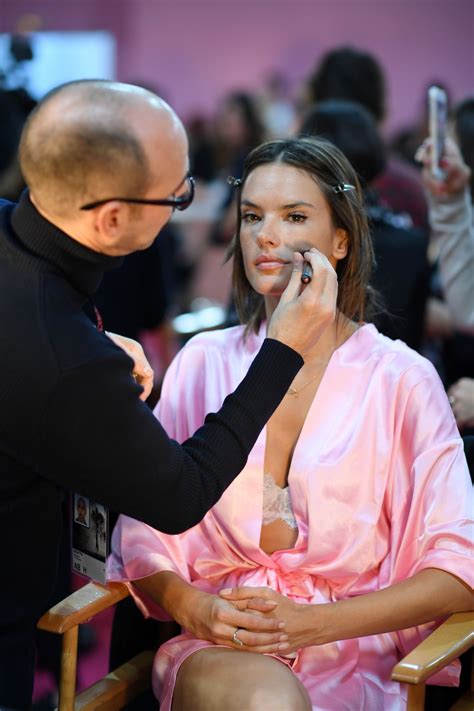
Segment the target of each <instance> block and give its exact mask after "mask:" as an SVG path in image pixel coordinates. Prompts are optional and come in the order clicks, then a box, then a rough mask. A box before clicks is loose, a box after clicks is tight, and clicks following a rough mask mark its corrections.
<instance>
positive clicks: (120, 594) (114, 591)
mask: <svg viewBox="0 0 474 711" xmlns="http://www.w3.org/2000/svg"><path fill="white" fill-rule="evenodd" d="M128 595H129V592H128V588H127V586H126V585H124V584H123V583H108V584H107V585H106V586H104V585H100V584H99V583H88V584H87V585H84V587H82V588H80V589H79V590H76V591H75V592H73V593H72V595H69V597H66V598H65V599H64V600H62V601H61V602H59V603H58V604H57V605H55V606H54V607H52V608H51V609H50V610H48V612H45V614H44V615H43V616H42V618H41V619H40V620H39V622H38V628H39V629H40V630H45V631H46V632H55V633H56V634H63V633H64V632H67V631H68V630H70V629H71V628H72V627H76V626H77V625H80V624H82V623H83V622H87V620H89V619H90V618H91V617H94V615H97V614H98V613H99V612H102V611H103V610H106V609H107V608H108V607H112V605H115V603H117V602H119V601H120V600H123V598H125V597H127V596H128Z"/></svg>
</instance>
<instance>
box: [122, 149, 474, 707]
mask: <svg viewBox="0 0 474 711" xmlns="http://www.w3.org/2000/svg"><path fill="white" fill-rule="evenodd" d="M237 182H238V183H239V182H240V181H237ZM238 193H239V195H238V198H239V200H238V202H239V224H238V231H237V236H236V238H235V241H234V244H233V251H234V266H233V269H234V275H233V277H234V289H235V295H236V302H237V305H238V308H239V311H240V315H241V318H242V323H243V325H242V326H237V327H233V328H229V329H227V330H223V331H215V332H209V333H203V334H199V335H198V336H196V337H195V338H193V339H192V340H191V341H189V342H188V344H187V345H186V346H185V347H184V348H183V349H182V351H181V352H180V353H179V354H178V356H177V357H176V359H175V360H174V362H173V363H172V365H171V367H170V369H169V371H168V374H167V376H166V378H165V382H164V386H163V391H162V397H161V401H160V403H159V404H158V406H157V414H158V416H159V418H160V421H161V422H163V423H164V426H165V427H166V428H167V431H168V432H169V434H170V435H171V436H173V437H175V438H176V439H177V440H179V441H181V440H184V439H185V438H186V437H187V436H188V435H189V433H191V432H194V431H195V430H196V428H197V427H198V426H199V425H200V424H201V423H202V422H203V420H204V417H205V414H206V413H207V412H209V411H212V410H217V409H218V408H219V407H220V404H221V402H222V400H223V399H224V397H225V396H226V394H227V393H229V392H231V391H232V390H233V388H234V387H235V385H236V384H237V383H238V382H239V380H240V378H241V377H242V373H244V372H245V371H246V369H247V368H248V365H249V363H250V362H251V360H252V358H253V356H254V354H255V353H256V351H257V350H258V348H259V345H260V343H261V341H262V339H263V338H264V337H265V328H266V326H265V324H266V321H267V320H268V319H269V317H270V315H271V314H272V312H273V309H274V308H275V306H276V304H277V303H278V301H279V298H280V295H281V294H282V292H283V290H284V289H285V287H286V285H287V284H288V281H289V278H290V275H291V273H292V270H293V269H294V268H299V269H301V265H300V264H299V263H298V264H297V266H296V267H294V265H293V254H294V252H302V253H306V254H307V257H308V259H312V261H313V264H314V265H315V271H314V274H313V280H315V279H318V280H320V282H321V299H326V298H332V297H331V294H330V293H329V294H328V292H327V290H326V289H325V284H326V281H327V280H328V281H330V280H329V275H330V273H331V272H332V269H333V268H334V269H335V270H336V272H337V275H338V281H339V290H338V295H337V309H335V319H334V321H333V322H331V323H330V325H329V326H328V327H327V329H326V330H325V331H324V333H323V335H322V336H321V338H320V340H319V341H318V343H317V344H316V346H315V347H314V350H313V351H312V352H311V353H308V354H307V357H306V359H305V364H304V367H303V368H302V370H301V371H300V372H299V373H298V375H297V377H296V378H295V381H294V382H293V384H292V387H291V388H290V389H289V391H288V394H287V396H286V397H285V398H284V400H283V402H282V404H281V405H280V407H279V408H278V410H277V411H276V412H275V414H274V415H273V417H272V418H271V419H270V421H269V423H268V425H267V427H266V430H265V431H264V432H263V433H262V435H261V436H260V438H259V439H258V441H257V443H256V444H255V447H254V449H253V450H252V452H251V454H250V456H249V459H248V462H247V465H246V467H245V469H244V470H243V471H242V473H241V474H240V476H239V477H237V479H236V480H235V481H234V482H233V483H232V485H231V486H230V487H229V488H228V489H227V491H226V492H225V493H224V495H223V496H222V498H221V499H220V501H219V502H218V503H217V504H216V505H215V506H214V508H213V509H212V510H211V511H210V512H209V513H208V514H207V515H206V516H205V518H204V520H203V521H202V522H201V523H200V524H199V525H197V526H195V527H194V528H193V529H191V530H189V531H187V532H185V533H183V534H181V535H178V536H170V535H166V534H163V533H160V532H159V531H156V530H153V529H152V528H150V527H149V526H146V525H144V524H142V523H139V522H137V521H134V520H132V519H129V518H126V517H121V518H120V519H119V522H118V525H117V527H116V529H115V533H114V541H113V549H114V552H113V555H112V557H111V559H110V561H109V578H110V579H112V580H124V581H129V582H130V590H131V592H132V594H133V595H134V597H135V599H136V601H137V604H138V605H139V607H140V608H141V610H142V611H143V613H144V614H145V615H150V616H153V617H156V618H158V619H168V618H169V617H172V618H174V619H175V620H176V621H178V622H179V623H180V625H181V626H182V628H183V634H181V635H179V636H178V637H175V638H174V639H172V640H170V641H169V642H167V643H165V644H164V645H163V646H162V647H161V648H160V649H159V651H158V654H157V656H156V659H155V664H154V672H153V684H154V690H155V694H156V696H157V697H158V698H159V700H160V704H161V705H160V708H161V709H162V711H169V710H170V709H172V711H184V710H185V711H201V710H202V711H204V710H205V711H213V710H214V709H216V710H217V709H218V710H219V711H222V709H226V711H234V710H235V711H237V710H238V711H242V710H243V709H245V711H253V710H254V709H258V711H264V710H267V709H268V710H270V709H271V711H278V710H280V709H285V710H287V711H300V710H301V711H307V710H308V709H313V710H315V709H325V710H327V709H331V710H333V709H345V710H350V711H355V710H358V711H368V710H369V709H384V711H392V710H394V709H402V708H404V706H405V700H404V699H405V696H406V694H405V689H404V688H400V685H399V684H398V683H395V682H393V681H391V679H390V673H391V669H392V667H393V666H394V665H395V663H396V661H397V660H398V659H399V657H400V656H401V655H402V654H404V653H406V652H407V651H408V650H409V649H410V648H412V647H413V646H414V645H415V644H416V643H417V642H418V641H419V640H420V639H421V638H423V637H424V636H426V634H427V633H428V632H429V630H430V629H431V628H432V626H433V625H432V624H431V625H426V623H429V622H430V621H433V620H437V619H439V618H443V617H445V616H446V615H448V614H450V613H453V612H456V611H460V610H466V609H469V608H470V606H471V603H472V597H471V592H470V590H469V583H471V584H472V565H471V560H470V557H469V556H470V540H471V538H470V532H469V531H468V527H469V524H468V518H469V510H470V503H469V497H470V494H471V487H470V481H469V476H468V472H467V467H466V462H465V458H464V455H463V448H462V441H461V439H460V437H459V433H458V431H457V428H456V424H455V421H454V418H453V415H452V413H451V410H450V407H449V403H448V401H447V398H446V395H445V393H444V390H443V387H442V385H441V382H440V381H439V379H438V376H437V375H436V372H435V370H434V368H433V367H432V365H431V364H430V363H429V362H428V361H427V360H425V359H424V358H423V357H421V356H420V355H418V354H417V353H416V352H414V351H412V350H411V349H409V348H408V347H407V346H406V345H405V344H403V343H402V342H400V341H392V340H390V339H388V338H386V337H385V336H382V335H380V334H379V333H378V332H377V330H376V329H375V327H374V326H373V325H370V324H367V323H365V322H364V321H363V319H364V318H367V316H366V301H367V298H366V297H367V283H368V278H369V276H370V268H371V264H372V246H371V242H370V238H369V233H368V230H367V223H366V219H365V216H364V209H363V198H362V194H361V190H360V187H359V184H358V181H357V178H356V175H355V173H354V171H353V170H352V168H351V166H350V164H349V163H348V162H347V160H346V159H345V158H344V156H343V155H342V153H340V152H339V150H338V149H336V148H335V147H334V146H332V144H330V143H328V142H327V141H324V140H321V139H309V138H306V139H301V138H300V139H291V140H283V141H273V142H270V143H266V144H263V145H262V146H260V147H258V148H257V149H255V150H254V151H253V152H252V153H251V154H250V155H249V156H248V158H247V161H246V163H245V167H244V172H243V176H242V181H241V184H240V185H239V187H238ZM309 250H317V252H314V251H312V252H311V255H314V254H317V255H318V259H319V263H320V264H321V265H322V266H321V267H318V266H317V260H316V259H313V258H312V256H310V255H309V254H308V251H309ZM320 253H322V255H324V256H320ZM302 288H303V287H302ZM334 298H335V297H334ZM277 377H278V373H275V378H277ZM131 485H133V483H132V482H131ZM276 621H280V625H281V626H280V628H279V629H276V624H275V625H274V627H273V628H271V627H270V625H269V622H273V623H275V622H276ZM275 629H276V631H275ZM456 674H457V672H456V669H454V668H450V669H449V670H448V671H445V672H444V679H443V681H444V683H445V684H455V683H456Z"/></svg>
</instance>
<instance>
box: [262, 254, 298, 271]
mask: <svg viewBox="0 0 474 711" xmlns="http://www.w3.org/2000/svg"><path fill="white" fill-rule="evenodd" d="M289 263H290V262H288V261H286V260H284V259H278V258H277V257H258V258H257V259H256V260H255V266H256V267H257V269H260V271H271V270H273V269H281V268H282V267H286V266H287V265H288V264H289Z"/></svg>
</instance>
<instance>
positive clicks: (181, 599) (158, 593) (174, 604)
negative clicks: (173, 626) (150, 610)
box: [133, 570, 202, 625]
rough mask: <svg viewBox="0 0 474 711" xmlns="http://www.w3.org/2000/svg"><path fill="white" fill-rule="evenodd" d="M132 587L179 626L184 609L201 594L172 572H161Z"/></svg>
mask: <svg viewBox="0 0 474 711" xmlns="http://www.w3.org/2000/svg"><path fill="white" fill-rule="evenodd" d="M133 584H134V586H135V587H136V588H138V590H141V591H142V592H144V593H145V594H146V595H148V597H150V598H151V599H152V600H153V601H154V602H156V603H157V604H158V605H159V606H160V607H161V608H162V609H163V610H165V612H167V613H168V615H169V616H170V617H172V618H173V619H174V620H176V622H178V623H179V624H181V625H182V624H183V623H184V619H183V617H184V615H185V609H186V607H187V606H188V605H189V604H192V602H191V601H192V599H193V598H194V596H196V595H197V596H199V595H202V593H201V592H200V591H199V590H197V589H196V588H194V587H193V586H192V585H191V584H190V583H188V582H186V581H185V580H183V579H182V578H180V577H179V575H177V573H175V572H173V571H172V570H163V571H160V572H159V573H155V574H154V575H149V576H148V577H146V578H140V579H139V580H135V581H134V583H133Z"/></svg>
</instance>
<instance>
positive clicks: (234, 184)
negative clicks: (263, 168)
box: [226, 175, 242, 188]
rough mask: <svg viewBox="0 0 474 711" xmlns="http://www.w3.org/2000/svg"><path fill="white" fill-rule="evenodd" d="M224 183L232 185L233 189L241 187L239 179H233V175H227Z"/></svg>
mask: <svg viewBox="0 0 474 711" xmlns="http://www.w3.org/2000/svg"><path fill="white" fill-rule="evenodd" d="M226 182H227V183H229V185H232V187H233V188H240V186H241V185H242V181H241V179H240V178H234V176H233V175H229V177H228V178H227V181H226Z"/></svg>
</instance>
